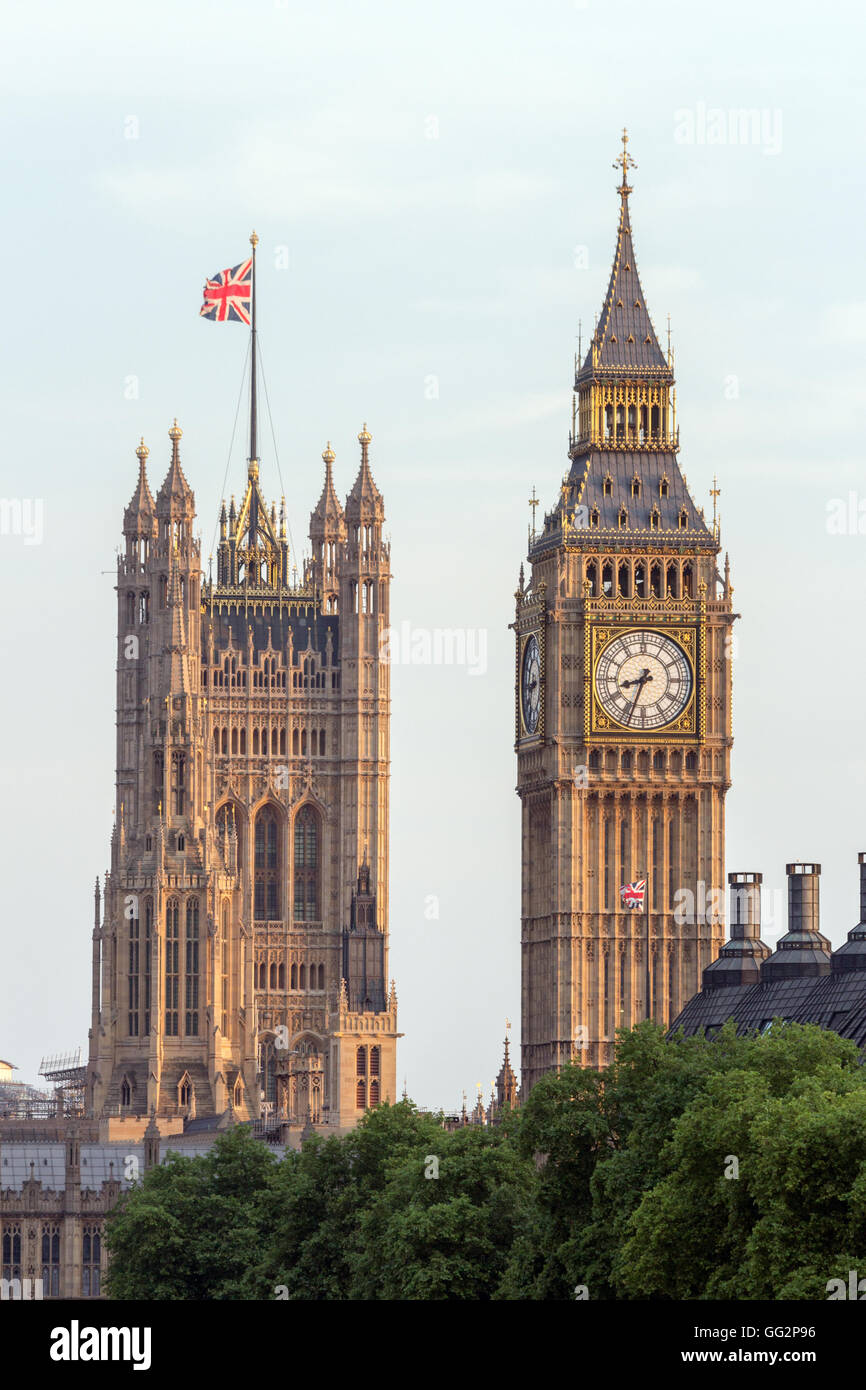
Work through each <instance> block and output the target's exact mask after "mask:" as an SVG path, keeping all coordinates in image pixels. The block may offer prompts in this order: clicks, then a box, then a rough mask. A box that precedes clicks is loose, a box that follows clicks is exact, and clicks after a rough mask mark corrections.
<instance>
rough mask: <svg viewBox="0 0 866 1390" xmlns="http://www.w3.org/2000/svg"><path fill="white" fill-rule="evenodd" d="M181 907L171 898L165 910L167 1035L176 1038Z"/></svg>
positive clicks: (175, 899)
mask: <svg viewBox="0 0 866 1390" xmlns="http://www.w3.org/2000/svg"><path fill="white" fill-rule="evenodd" d="M179 917H180V906H179V904H178V901H177V898H169V900H168V903H167V904H166V908H165V1033H166V1037H169V1038H176V1037H177V1033H178V1007H179V1002H178V1001H179V995H180V937H179V932H180V926H179Z"/></svg>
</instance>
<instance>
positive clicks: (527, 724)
mask: <svg viewBox="0 0 866 1390" xmlns="http://www.w3.org/2000/svg"><path fill="white" fill-rule="evenodd" d="M520 704H521V709H522V712H523V727H524V728H525V730H526V732H527V733H528V734H534V733H535V732H536V730H537V729H538V715H539V712H540V710H541V652H540V651H539V649H538V638H537V637H536V636H535V633H533V634H532V636H531V637H528V638H527V640H526V645H525V646H524V648H523V668H522V671H521V675H520Z"/></svg>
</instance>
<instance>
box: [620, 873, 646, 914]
mask: <svg viewBox="0 0 866 1390" xmlns="http://www.w3.org/2000/svg"><path fill="white" fill-rule="evenodd" d="M645 892H646V879H645V878H638V879H636V880H635V882H634V883H624V884H623V885H622V887H621V888H620V890H619V895H620V897H621V898H622V905H623V907H643V900H644V893H645Z"/></svg>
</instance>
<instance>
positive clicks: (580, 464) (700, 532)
mask: <svg viewBox="0 0 866 1390" xmlns="http://www.w3.org/2000/svg"><path fill="white" fill-rule="evenodd" d="M608 477H610V479H611V481H612V487H611V495H610V496H609V497H607V496H605V491H604V483H605V479H606V478H608ZM635 477H637V478H639V479H640V485H641V487H640V496H639V497H633V496H632V494H631V486H632V479H633V478H635ZM665 478H666V479H667V484H668V488H667V496H666V497H663V496H662V495H661V492H660V486H661V483H662V480H663V479H665ZM569 484H570V486H571V487H573V488H575V501H576V502H578V503H581V502H582V503H583V504H584V505H585V506H586V507H587V508H589V510H590V512H591V511H592V510H593V509H595V508H597V509H598V513H599V520H598V525H599V529H600V530H614V531H616V532H617V534H618V535H619V536H621V530H620V526H619V513H620V508H621V507H625V508H626V510H627V512H628V529H629V530H635V531H649V529H650V513H651V512H652V509H653V507H656V508H657V509H658V512H659V523H658V529H659V531H675V532H676V533H677V535H678V536H682V538H683V541H684V542H685V543H686V544H687V545H689V546H694V545H695V544H702V543H703V544H706V543H708V542H709V543H710V544H714V542H713V537H712V533H711V531H710V529H709V527H708V526H707V524H706V522H705V521H703V520H702V518H701V514H700V512H699V511H698V509H697V507H696V506H695V504H694V502H693V501H692V499H691V496H690V495H689V490H688V488H687V487H686V484H685V482H684V481H683V475H682V473H681V472H680V469H679V464H678V463H677V460H676V455H675V454H670V453H664V452H658V451H655V450H651V449H646V450H641V449H635V450H626V451H622V450H619V449H617V450H613V449H611V450H605V449H596V450H593V451H592V453H589V454H585V455H584V456H583V457H581V458H576V459H575V460H574V462H573V464H572V467H571V473H570V475H569ZM683 510H685V513H686V517H687V521H688V525H687V527H686V528H685V531H684V532H683V531H681V530H680V524H679V518H680V513H681V512H682V511H683ZM665 539H666V540H667V539H668V537H665Z"/></svg>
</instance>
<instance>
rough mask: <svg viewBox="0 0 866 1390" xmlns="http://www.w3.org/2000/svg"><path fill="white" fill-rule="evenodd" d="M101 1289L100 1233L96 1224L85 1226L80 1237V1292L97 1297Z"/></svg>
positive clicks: (86, 1295) (85, 1295)
mask: <svg viewBox="0 0 866 1390" xmlns="http://www.w3.org/2000/svg"><path fill="white" fill-rule="evenodd" d="M101 1291H102V1235H101V1234H100V1230H99V1227H98V1226H85V1228H84V1235H83V1236H82V1239H81V1292H82V1294H83V1296H84V1297H85V1298H98V1297H99V1295H100V1293H101Z"/></svg>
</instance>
